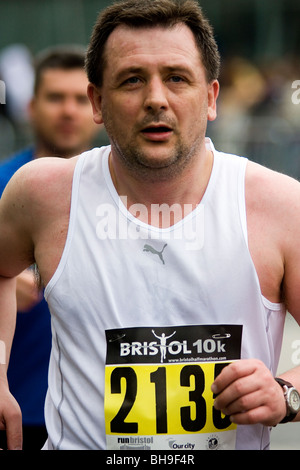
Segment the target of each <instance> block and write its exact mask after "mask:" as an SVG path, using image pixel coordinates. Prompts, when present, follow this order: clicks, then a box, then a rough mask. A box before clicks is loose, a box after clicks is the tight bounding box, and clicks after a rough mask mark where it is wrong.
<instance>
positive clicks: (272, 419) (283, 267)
mask: <svg viewBox="0 0 300 470" xmlns="http://www.w3.org/2000/svg"><path fill="white" fill-rule="evenodd" d="M246 194H247V191H246ZM248 195H249V197H248V206H247V209H248V212H247V219H248V232H249V233H248V235H249V247H250V251H251V254H252V258H253V261H254V264H255V267H256V269H257V272H258V277H259V280H260V284H261V289H262V293H263V294H264V295H265V297H267V298H269V300H271V301H272V302H278V301H279V300H280V299H281V300H283V301H284V302H285V304H286V307H287V310H288V311H289V312H290V313H291V314H292V315H293V317H294V318H295V320H296V321H297V322H298V324H299V325H300V243H299V240H300V184H299V183H298V182H297V181H295V180H293V179H291V178H288V177H286V176H284V175H280V174H277V173H274V172H270V171H269V170H265V169H262V168H261V167H259V166H253V167H250V183H249V180H248ZM251 195H253V196H251ZM251 197H252V198H253V199H251ZM281 377H282V378H283V379H285V380H286V381H288V382H291V383H292V384H293V385H294V386H295V387H296V388H297V389H298V391H299V392H300V367H296V368H294V369H292V370H290V371H287V372H286V373H284V374H282V375H281ZM212 390H213V392H214V393H216V394H218V397H217V398H216V401H215V407H216V408H217V409H220V410H222V411H223V412H224V413H225V414H228V415H230V416H231V420H232V421H233V422H236V423H237V424H255V423H261V424H264V425H266V426H274V425H276V424H278V423H279V422H280V421H281V420H282V419H283V418H284V416H285V415H286V405H285V400H284V397H283V391H282V388H281V387H280V385H279V384H277V382H276V381H275V380H274V378H273V376H272V374H271V372H270V371H269V370H268V368H267V367H266V366H265V365H264V364H263V363H262V362H261V361H258V360H256V359H255V358H253V359H252V358H251V359H247V360H241V361H237V362H235V363H233V364H231V365H230V366H228V367H225V368H224V369H223V371H222V372H221V374H220V375H219V376H218V377H217V379H216V380H215V383H214V384H213V386H212ZM295 421H300V412H299V413H298V415H297V416H296V418H295Z"/></svg>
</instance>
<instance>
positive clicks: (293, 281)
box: [246, 162, 300, 324]
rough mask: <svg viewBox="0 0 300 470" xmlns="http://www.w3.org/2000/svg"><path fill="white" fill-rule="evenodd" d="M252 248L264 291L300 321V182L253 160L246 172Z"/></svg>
mask: <svg viewBox="0 0 300 470" xmlns="http://www.w3.org/2000/svg"><path fill="white" fill-rule="evenodd" d="M246 209H247V225H248V239H249V248H250V252H251V255H252V258H253V260H254V264H255V267H256V270H257V273H258V276H259V279H260V284H261V288H262V292H263V294H264V295H265V297H267V298H269V300H271V301H273V302H278V301H279V300H280V298H279V292H281V294H280V295H281V298H282V299H284V302H285V304H286V306H287V308H288V310H289V311H290V313H292V315H293V316H294V317H295V318H296V320H297V321H298V322H299V324H300V291H299V285H300V244H299V238H300V183H299V182H298V181H297V180H295V179H293V178H291V177H289V176H286V175H283V174H281V173H277V172H275V171H272V170H269V169H267V168H265V167H262V166H260V165H257V164H255V163H252V162H249V163H248V166H247V173H246Z"/></svg>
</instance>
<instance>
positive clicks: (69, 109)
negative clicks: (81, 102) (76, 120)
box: [62, 98, 78, 116]
mask: <svg viewBox="0 0 300 470" xmlns="http://www.w3.org/2000/svg"><path fill="white" fill-rule="evenodd" d="M77 110H78V105H77V103H76V100H75V99H72V98H66V99H65V100H64V101H63V103H62V112H63V113H64V114H65V115H67V116H72V115H74V114H76V113H77Z"/></svg>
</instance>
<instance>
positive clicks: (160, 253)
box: [143, 243, 167, 264]
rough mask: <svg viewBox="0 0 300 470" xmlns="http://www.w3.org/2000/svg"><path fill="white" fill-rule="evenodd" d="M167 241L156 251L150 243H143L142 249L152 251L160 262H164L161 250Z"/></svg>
mask: <svg viewBox="0 0 300 470" xmlns="http://www.w3.org/2000/svg"><path fill="white" fill-rule="evenodd" d="M166 246H167V243H166V244H165V245H164V246H163V249H162V250H161V251H157V250H156V249H155V248H153V246H151V245H147V244H146V245H144V249H143V251H150V253H153V254H154V255H157V256H158V257H159V259H160V260H161V262H162V264H165V260H164V258H163V251H164V249H165V248H166Z"/></svg>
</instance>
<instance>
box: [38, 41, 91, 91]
mask: <svg viewBox="0 0 300 470" xmlns="http://www.w3.org/2000/svg"><path fill="white" fill-rule="evenodd" d="M85 53H86V50H85V48H84V47H83V46H80V45H78V46H77V45H70V46H56V47H50V48H47V49H45V50H43V51H42V52H40V53H39V54H38V55H37V56H36V58H35V61H34V69H35V83H34V93H35V94H36V93H37V91H38V88H39V86H40V83H41V78H42V74H43V72H44V71H45V70H48V69H63V70H72V69H83V70H85V69H84V64H85Z"/></svg>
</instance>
